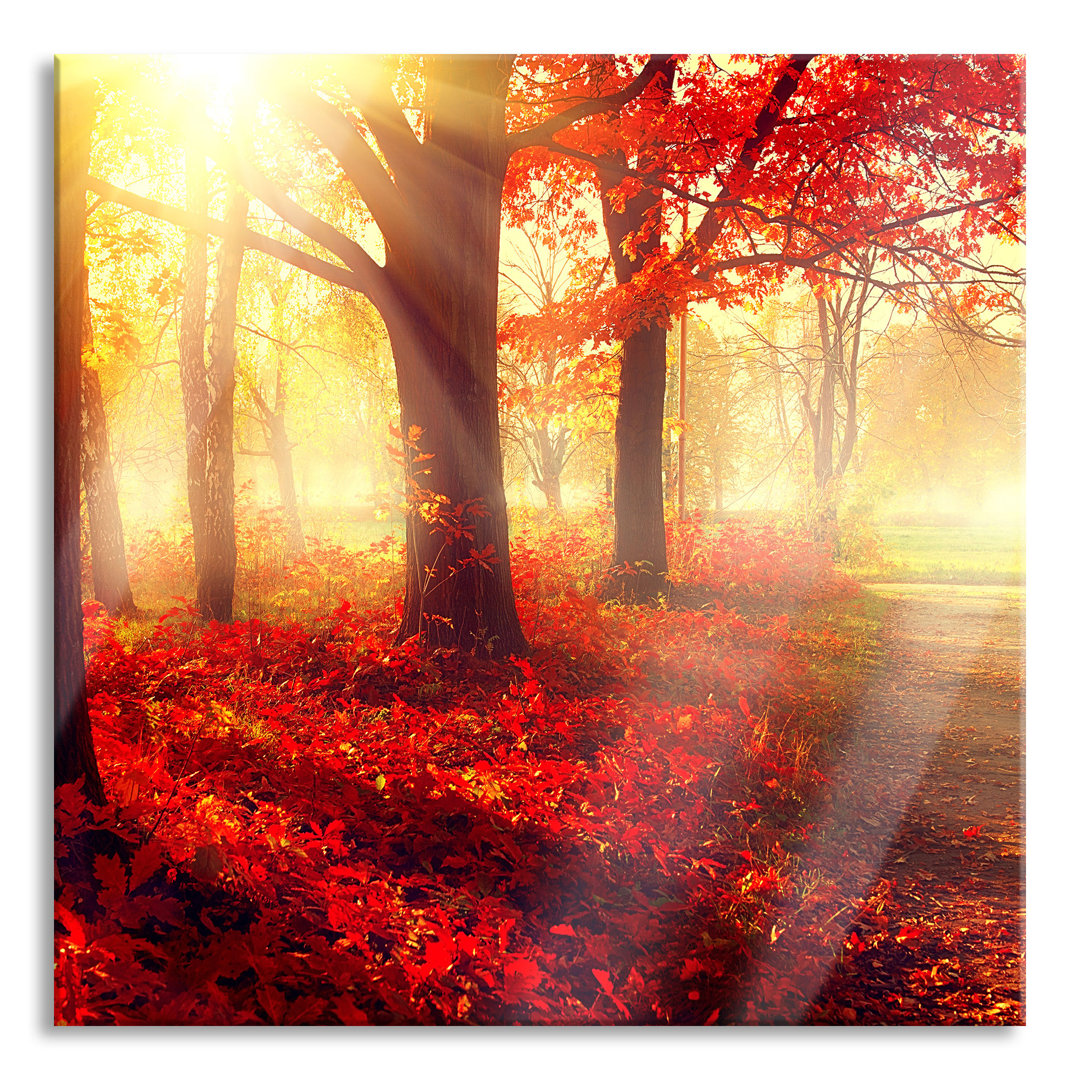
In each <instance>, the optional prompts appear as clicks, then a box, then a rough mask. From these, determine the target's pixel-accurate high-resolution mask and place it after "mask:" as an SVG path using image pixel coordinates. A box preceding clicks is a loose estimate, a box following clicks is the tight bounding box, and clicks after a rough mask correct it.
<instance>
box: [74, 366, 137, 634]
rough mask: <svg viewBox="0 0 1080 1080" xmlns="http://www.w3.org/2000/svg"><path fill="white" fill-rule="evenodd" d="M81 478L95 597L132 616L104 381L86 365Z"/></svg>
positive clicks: (113, 610)
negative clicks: (102, 388)
mask: <svg viewBox="0 0 1080 1080" xmlns="http://www.w3.org/2000/svg"><path fill="white" fill-rule="evenodd" d="M82 479H83V489H84V490H85V492H86V511H87V516H88V517H89V519H90V565H91V569H92V573H93V579H94V599H95V600H97V601H98V603H100V604H103V605H104V607H105V610H106V611H108V612H109V614H110V615H118V614H119V615H134V614H136V610H137V609H136V607H135V601H134V599H133V598H132V595H131V580H130V578H129V577H128V567H127V556H126V554H125V552H124V523H123V520H122V519H121V517H120V503H119V501H118V499H117V497H116V480H115V478H114V476H113V468H112V459H111V458H110V456H109V432H108V428H107V426H106V420H105V405H104V402H103V401H102V398H101V379H100V378H99V377H98V373H97V372H96V371H95V370H94V369H93V368H89V367H85V366H84V367H83V369H82Z"/></svg>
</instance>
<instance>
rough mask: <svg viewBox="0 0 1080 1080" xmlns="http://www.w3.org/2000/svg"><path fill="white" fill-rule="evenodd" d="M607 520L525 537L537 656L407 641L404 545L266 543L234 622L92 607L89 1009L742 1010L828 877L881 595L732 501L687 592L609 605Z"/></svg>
mask: <svg viewBox="0 0 1080 1080" xmlns="http://www.w3.org/2000/svg"><path fill="white" fill-rule="evenodd" d="M603 526H604V522H603V521H602V520H601V519H600V518H599V517H597V518H594V519H588V518H584V519H580V520H571V521H562V520H560V521H559V522H557V523H555V524H554V525H549V526H545V527H536V528H533V529H531V530H523V531H522V533H521V534H519V536H518V537H517V539H516V541H515V544H514V550H513V573H514V582H515V591H516V595H517V598H518V609H519V613H520V616H521V620H522V624H523V627H524V630H525V633H526V637H527V639H528V640H529V641H530V643H531V646H532V654H531V656H529V657H528V658H515V659H511V660H509V661H505V662H494V661H491V660H489V659H487V658H484V657H476V656H472V655H469V654H467V653H462V652H458V651H453V650H440V651H437V652H435V653H433V654H428V653H424V652H422V651H420V650H419V649H417V648H416V647H415V646H413V645H412V644H406V645H404V646H401V647H392V646H390V645H389V644H388V642H389V641H391V640H392V638H393V632H394V630H395V628H396V623H397V618H398V615H399V611H400V590H399V583H398V580H397V579H396V578H395V572H396V570H395V567H396V566H398V565H399V563H398V560H399V558H400V552H398V551H397V550H396V548H395V546H394V545H393V543H392V541H387V542H385V543H383V544H378V543H376V544H373V545H371V546H370V547H369V548H367V549H366V550H364V551H362V552H352V551H347V550H344V549H341V548H336V547H333V546H330V545H325V544H318V545H317V544H312V545H311V546H310V548H309V551H308V554H307V556H306V557H305V559H304V560H302V561H298V560H292V561H289V560H285V559H284V558H282V559H281V560H280V562H278V561H276V560H275V558H273V557H271V555H270V553H269V550H268V549H258V550H257V549H256V548H254V547H253V546H252V545H253V544H255V543H256V542H257V538H255V537H254V536H251V537H249V538H248V539H247V540H242V547H244V549H245V554H244V562H243V565H244V566H245V567H246V569H245V570H244V571H243V574H242V576H244V575H246V577H245V585H244V588H246V589H248V590H249V595H250V596H251V597H254V598H255V599H254V600H250V601H245V602H244V605H246V606H244V605H240V604H238V607H239V608H240V609H241V610H244V611H245V613H246V617H244V618H241V619H238V620H237V621H236V622H234V623H231V624H228V625H221V624H213V623H212V624H210V625H209V626H203V625H201V624H200V623H199V622H198V620H197V618H196V616H195V612H194V610H193V608H192V607H191V606H190V601H189V600H185V599H182V598H180V599H175V600H172V601H170V602H169V606H168V607H166V608H164V609H163V610H160V611H159V612H157V613H156V616H155V615H151V616H150V617H149V618H147V619H145V621H144V622H143V623H141V624H139V627H140V628H139V630H138V631H137V632H136V631H133V630H132V629H131V624H126V623H124V622H122V621H116V620H111V619H109V618H107V617H106V616H104V615H103V614H102V613H101V611H100V609H97V608H96V607H95V606H94V605H92V604H88V605H87V606H86V628H87V651H88V656H89V666H88V688H89V695H90V708H91V716H92V720H93V725H94V734H95V742H96V746H97V752H98V759H99V764H100V767H101V771H102V774H103V778H104V781H105V785H106V789H107V793H108V796H109V799H110V802H109V805H108V806H107V807H106V808H104V809H98V808H95V807H92V806H90V805H88V804H87V802H86V801H85V799H83V797H82V795H81V793H80V791H79V789H78V787H77V786H68V787H64V788H61V789H58V791H57V814H56V858H57V868H58V870H57V874H58V877H57V889H56V897H57V906H56V997H55V1001H56V1019H57V1022H59V1023H67V1024H117V1023H136V1024H267V1023H276V1024H282V1023H283V1024H324V1023H329V1024H363V1023H384V1024H385V1023H425V1024H428V1023H431V1024H445V1023H549V1024H551V1023H556V1024H566V1023H574V1024H580V1023H694V1024H699V1023H714V1022H723V1021H725V1020H730V1019H732V1018H733V1017H732V1016H731V1015H730V1014H729V1012H728V1009H729V1008H730V1006H729V1002H731V1001H733V1000H735V998H734V997H733V991H734V989H735V988H736V987H737V985H738V980H739V977H740V972H741V971H742V968H743V967H744V965H745V963H746V961H747V959H748V958H749V957H750V956H751V955H752V954H753V951H754V950H755V949H757V948H759V946H760V944H761V942H762V941H767V940H768V939H769V936H770V933H775V931H776V923H775V919H776V912H777V911H778V910H779V909H780V907H781V906H783V907H784V909H785V910H789V909H790V906H791V900H792V897H796V898H798V900H799V902H800V903H801V902H810V901H811V899H812V898H813V897H814V896H815V895H816V893H815V890H816V888H817V886H816V884H815V883H814V882H808V881H806V880H804V879H803V878H802V877H801V875H800V871H799V867H798V859H797V854H796V852H797V850H798V848H799V845H800V844H803V843H805V841H806V839H807V837H808V836H809V835H811V834H812V833H813V830H814V807H815V806H816V805H817V804H818V802H819V799H820V796H821V793H822V791H823V790H824V789H825V788H827V780H826V773H827V771H828V764H829V752H830V749H829V748H830V743H831V740H832V738H833V737H834V736H835V734H836V732H837V731H839V730H840V729H841V727H842V723H843V714H844V709H845V688H846V690H847V692H850V691H851V690H852V688H853V687H855V686H856V685H857V683H858V678H859V675H860V673H861V672H865V670H866V668H867V666H868V665H869V664H871V663H872V662H873V659H874V644H873V642H874V627H875V624H876V620H877V619H878V618H879V617H880V612H879V611H878V610H877V609H876V608H874V606H873V604H872V603H868V602H867V600H866V598H865V597H864V596H862V594H861V593H860V592H859V590H858V588H857V587H856V586H855V585H854V584H853V583H852V582H851V581H850V580H849V579H847V578H846V577H844V576H843V575H841V574H838V573H837V572H836V571H835V569H834V568H833V567H832V565H831V563H830V562H829V559H828V557H827V555H826V553H824V552H823V551H821V550H819V549H818V548H816V547H815V546H814V545H813V544H811V543H809V542H808V541H806V540H804V539H801V538H799V537H794V536H789V535H784V534H782V533H780V532H778V531H776V530H771V529H761V528H759V529H748V528H742V527H738V526H731V525H729V526H724V527H719V528H709V527H706V526H704V525H702V524H701V523H700V522H690V523H684V524H683V525H680V526H678V527H677V528H675V529H673V530H672V534H671V536H670V538H669V548H670V551H671V553H672V558H671V573H672V582H673V587H672V592H671V596H670V597H669V598H668V602H667V603H663V604H660V605H657V606H655V607H651V608H643V607H641V608H630V607H623V606H619V605H615V604H602V603H601V602H599V601H598V600H597V599H596V597H595V595H594V594H593V592H592V589H593V588H594V587H595V584H596V582H597V579H598V576H599V574H600V573H601V572H602V570H603V568H604V566H606V562H605V555H606V551H605V548H604V539H603V537H604V536H605V532H604V528H603ZM258 542H264V541H262V540H258ZM182 547H183V545H182V544H176V543H175V542H172V541H169V540H168V539H166V538H158V539H156V540H154V541H153V543H152V544H149V545H148V546H147V547H145V548H144V549H142V550H143V551H144V552H148V553H150V559H151V563H150V564H148V565H147V566H143V565H141V564H140V563H139V562H137V561H136V564H135V565H134V567H133V579H134V580H135V581H136V582H138V581H139V580H140V574H144V573H145V574H147V577H145V578H143V579H141V580H149V579H151V578H153V577H154V576H155V575H159V574H160V569H161V566H162V565H166V564H167V565H171V566H178V565H182V563H183V553H182ZM155 566H156V567H157V568H156V569H155ZM136 590H137V591H138V585H136ZM256 601H257V603H256ZM251 611H258V614H257V615H256V616H254V617H253V616H251V615H250V614H247V613H248V612H251Z"/></svg>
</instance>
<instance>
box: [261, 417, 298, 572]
mask: <svg viewBox="0 0 1080 1080" xmlns="http://www.w3.org/2000/svg"><path fill="white" fill-rule="evenodd" d="M266 424H267V427H266V446H267V449H268V450H269V451H270V457H271V459H272V460H273V462H274V469H275V470H276V471H277V478H278V490H279V491H280V492H281V507H282V511H283V513H284V515H285V547H286V550H287V551H288V553H289V554H290V555H303V553H304V551H305V545H304V528H303V525H302V524H301V522H300V510H299V508H298V507H297V505H296V482H295V479H294V476H293V461H292V443H290V442H289V437H288V435H287V434H286V432H285V417H284V415H283V414H282V413H281V412H279V411H276V410H275V411H274V412H272V413H270V415H269V416H268V417H267V421H266Z"/></svg>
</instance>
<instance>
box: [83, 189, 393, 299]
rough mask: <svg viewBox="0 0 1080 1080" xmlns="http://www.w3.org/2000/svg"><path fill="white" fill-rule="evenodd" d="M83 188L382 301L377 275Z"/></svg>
mask: <svg viewBox="0 0 1080 1080" xmlns="http://www.w3.org/2000/svg"><path fill="white" fill-rule="evenodd" d="M87 187H88V188H89V190H91V191H94V192H96V193H97V194H98V195H101V196H103V197H104V198H105V199H107V200H109V201H110V202H116V203H120V204H121V205H122V206H127V207H130V208H131V209H132V210H140V211H142V212H143V213H144V214H148V215H149V216H150V217H154V218H158V219H159V220H160V221H167V222H168V223H169V224H170V225H176V226H177V227H178V228H181V229H187V230H188V231H190V232H195V233H201V234H210V235H213V236H220V237H222V238H230V237H231V238H234V239H235V238H240V239H242V240H243V242H244V244H245V245H246V246H247V247H250V248H253V249H254V250H256V251H262V252H264V253H265V254H267V255H272V256H273V257H274V258H276V259H280V260H281V261H282V262H284V263H288V264H289V265H290V266H295V267H296V268H297V269H298V270H306V271H307V272H308V273H309V274H314V275H315V276H316V277H319V278H322V279H323V280H324V281H329V282H330V283H331V284H334V285H342V286H344V287H345V288H346V289H351V290H352V291H353V292H360V293H363V294H364V295H365V296H367V297H369V298H370V300H371V301H372V303H373V304H375V306H376V307H378V306H379V301H380V299H382V298H384V297H385V286H384V284H383V282H382V280H381V278H380V277H379V275H378V274H374V273H370V272H368V271H366V270H362V269H360V268H351V269H350V268H347V267H342V266H336V265H334V263H330V262H326V260H325V259H320V258H318V257H317V256H315V255H308V254H306V253H305V252H303V251H300V250H298V249H297V248H294V247H291V246H290V245H289V244H285V243H282V242H281V241H279V240H271V239H270V237H268V236H263V235H262V234H261V233H257V232H253V231H252V230H251V229H247V228H242V227H239V226H232V225H227V224H226V223H225V222H223V221H218V220H217V219H216V218H211V217H203V216H201V215H199V214H192V213H189V212H188V211H187V210H181V209H179V208H178V207H175V206H169V205H168V204H167V203H162V202H158V201H157V200H156V199H148V198H146V197H144V196H142V195H136V194H135V193H134V192H131V191H127V190H125V189H124V188H120V187H117V186H116V185H115V184H110V183H107V182H106V181H104V180H100V179H98V178H97V177H95V176H92V177H90V179H89V182H88V184H87ZM371 265H372V266H373V267H375V269H376V270H379V267H378V264H376V263H375V262H374V261H372V264H371ZM379 274H381V270H379Z"/></svg>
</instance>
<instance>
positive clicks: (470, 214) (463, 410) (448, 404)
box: [383, 56, 528, 656]
mask: <svg viewBox="0 0 1080 1080" xmlns="http://www.w3.org/2000/svg"><path fill="white" fill-rule="evenodd" d="M508 73H509V66H508V65H507V64H505V63H501V62H499V61H498V60H497V59H495V58H488V57H485V58H470V57H458V56H446V57H439V58H436V59H434V60H433V61H432V62H431V74H430V81H429V90H428V93H429V99H428V103H427V115H428V131H427V137H426V139H425V141H424V143H423V144H422V146H419V147H416V149H417V150H418V151H419V152H420V153H419V154H418V155H417V156H418V158H420V161H418V162H416V165H417V167H416V168H415V169H414V170H413V171H412V173H411V174H410V173H402V172H398V173H397V175H396V180H397V184H398V187H399V189H400V190H402V193H403V194H404V195H405V196H406V200H407V203H408V206H409V211H410V215H409V217H410V221H409V223H408V225H407V226H405V227H406V228H407V229H408V230H410V231H412V232H413V233H414V237H413V239H414V242H413V243H407V244H404V245H398V246H394V247H391V248H390V250H389V251H388V252H387V257H386V272H387V275H388V279H389V283H390V285H391V288H392V290H393V301H392V303H390V304H387V305H386V306H385V310H384V311H383V316H384V319H385V321H386V325H387V330H388V332H389V336H390V342H391V344H392V346H393V350H394V360H395V364H396V368H397V384H398V395H399V397H400V399H401V421H402V433H403V435H404V436H405V439H406V461H407V469H408V470H409V473H410V475H409V481H410V491H409V492H408V493H407V494H408V508H409V513H408V515H407V519H406V526H405V534H406V549H407V556H406V585H405V605H404V612H403V615H402V621H401V626H400V628H399V630H398V635H397V640H398V642H402V641H405V640H407V639H409V638H413V637H416V636H418V635H419V637H420V638H421V639H422V640H423V641H425V642H426V643H427V644H428V645H431V646H435V647H438V646H459V647H462V648H465V649H469V650H480V649H482V650H485V651H490V652H491V653H492V654H493V655H497V656H506V655H510V654H523V653H525V652H527V651H528V645H527V642H526V641H525V637H524V634H523V633H522V631H521V624H520V622H519V620H518V614H517V609H516V607H515V604H514V594H513V586H512V584H511V578H510V544H509V529H508V523H507V516H506V494H505V491H504V489H503V477H502V458H501V448H500V443H499V416H498V397H497V391H498V373H497V364H496V302H497V299H498V266H499V228H500V212H501V202H502V186H503V178H504V175H505V169H506V151H505V131H506V127H505V124H506V121H505V106H506V86H507V78H508ZM436 178H437V179H436ZM410 443H411V445H410ZM426 453H431V454H432V456H431V457H430V458H425V457H424V456H423V455H424V454H426Z"/></svg>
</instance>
